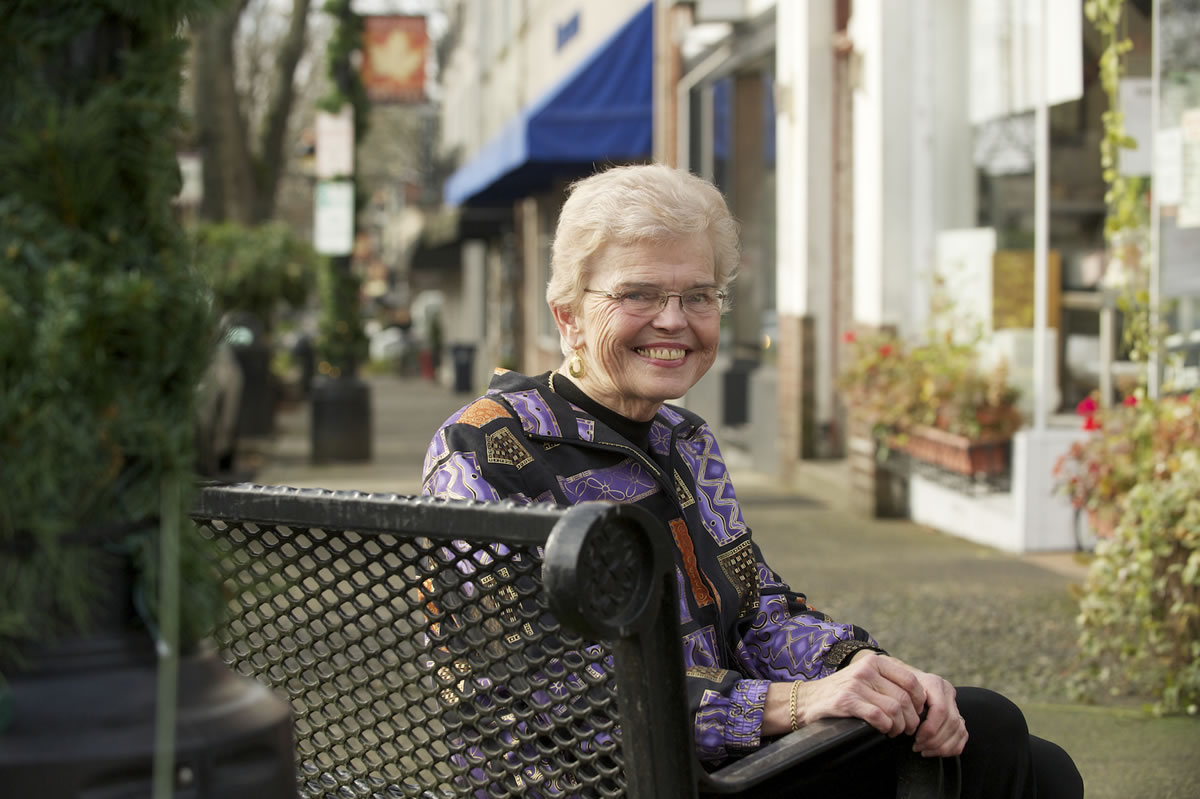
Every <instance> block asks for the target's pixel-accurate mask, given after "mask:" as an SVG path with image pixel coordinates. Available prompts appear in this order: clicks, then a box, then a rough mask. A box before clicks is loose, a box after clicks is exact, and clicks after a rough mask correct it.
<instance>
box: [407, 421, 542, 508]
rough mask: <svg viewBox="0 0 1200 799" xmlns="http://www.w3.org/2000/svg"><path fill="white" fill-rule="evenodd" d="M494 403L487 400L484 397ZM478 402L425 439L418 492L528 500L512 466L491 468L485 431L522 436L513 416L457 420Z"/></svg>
mask: <svg viewBox="0 0 1200 799" xmlns="http://www.w3.org/2000/svg"><path fill="white" fill-rule="evenodd" d="M484 401H485V402H489V403H492V404H496V403H494V402H492V401H491V400H484ZM478 405H479V402H476V403H473V404H472V405H468V406H467V407H466V408H464V409H462V410H460V411H458V412H457V413H455V414H454V415H452V416H451V417H450V418H449V419H447V420H446V422H445V424H443V425H442V426H441V427H440V428H438V430H437V432H436V433H434V435H433V440H432V441H430V443H429V448H428V449H427V450H426V452H425V463H424V466H423V467H422V471H421V493H422V494H426V495H428V496H433V497H439V498H441V499H473V500H480V501H483V502H496V501H500V500H504V499H513V500H516V501H518V502H521V503H523V504H528V503H529V502H531V501H532V499H531V498H530V497H529V496H528V494H527V493H526V492H524V491H522V488H523V486H522V481H521V480H520V478H519V475H520V472H519V471H518V470H516V469H503V468H491V464H489V462H488V444H487V442H488V435H491V436H493V437H495V436H496V434H497V432H499V431H506V432H507V433H508V434H509V435H510V436H511V438H512V440H513V441H519V440H520V439H524V435H523V433H522V432H521V428H520V425H519V424H517V423H516V420H515V419H503V420H493V423H491V424H489V425H488V426H487V432H486V433H485V431H484V430H483V429H482V426H480V425H476V424H470V423H465V422H463V421H461V420H462V419H463V417H464V416H465V415H466V414H469V413H470V412H471V409H472V408H475V407H477V406H478ZM493 440H495V438H493Z"/></svg>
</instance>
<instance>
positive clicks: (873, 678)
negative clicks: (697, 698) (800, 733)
mask: <svg viewBox="0 0 1200 799" xmlns="http://www.w3.org/2000/svg"><path fill="white" fill-rule="evenodd" d="M862 654H864V653H859V655H862ZM870 654H871V656H870V657H859V656H858V655H856V656H855V659H854V660H853V661H852V662H851V664H850V665H849V666H846V667H845V668H844V669H842V670H841V671H838V672H837V673H835V674H831V675H829V676H828V677H825V678H823V679H820V680H812V681H807V682H802V683H800V687H799V689H798V693H797V702H796V717H797V721H798V722H799V724H800V726H804V725H805V724H811V723H812V722H814V721H816V720H818V719H824V718H847V717H850V718H859V719H863V720H864V721H866V722H867V723H868V724H870V725H871V726H872V727H874V728H875V729H877V730H879V731H880V732H882V733H884V734H885V735H888V736H889V737H895V736H897V735H900V734H902V733H903V734H908V735H912V734H913V733H914V732H916V731H917V727H918V726H919V725H920V723H921V718H920V713H921V709H922V708H923V707H924V706H925V688H924V686H922V684H921V682H920V681H919V680H918V679H917V674H916V672H915V671H914V670H913V669H911V668H909V667H908V666H906V665H905V664H903V663H901V662H900V661H898V660H896V659H894V658H888V657H877V656H875V655H874V653H870ZM791 687H792V683H789V682H778V683H772V684H771V686H770V688H769V689H768V690H767V707H766V712H765V714H764V717H763V733H764V734H766V735H772V734H777V733H781V732H786V731H788V730H789V729H791V718H790V715H789V712H790V708H789V699H790V691H791Z"/></svg>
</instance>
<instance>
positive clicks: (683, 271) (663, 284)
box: [554, 233, 721, 421]
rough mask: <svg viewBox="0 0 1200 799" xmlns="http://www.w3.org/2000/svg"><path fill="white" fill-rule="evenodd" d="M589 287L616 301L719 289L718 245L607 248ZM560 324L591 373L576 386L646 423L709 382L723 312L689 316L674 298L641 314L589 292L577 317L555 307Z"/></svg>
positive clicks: (700, 239)
mask: <svg viewBox="0 0 1200 799" xmlns="http://www.w3.org/2000/svg"><path fill="white" fill-rule="evenodd" d="M586 288H588V289H591V290H593V291H604V292H609V293H612V294H622V293H626V292H628V291H630V290H634V289H637V290H644V291H650V292H654V291H665V292H670V293H680V292H685V291H688V290H690V289H697V288H711V289H714V290H715V289H716V268H715V266H714V264H713V254H712V246H711V245H710V244H709V240H708V237H707V236H705V235H704V234H702V233H697V234H694V235H692V236H688V237H685V238H681V239H674V240H670V241H663V242H645V243H640V244H615V245H608V246H606V247H604V248H603V249H602V250H601V251H600V252H599V253H598V255H597V258H596V259H595V261H594V262H593V264H592V268H591V276H590V278H589V279H588V282H587V284H586ZM554 317H555V320H556V321H557V322H558V328H559V332H560V333H561V334H562V335H563V338H564V339H565V340H566V341H567V343H568V344H569V345H570V346H571V347H572V348H573V349H575V350H576V351H577V352H578V354H579V357H580V358H582V359H583V362H584V365H585V367H586V373H585V374H584V376H583V377H581V378H572V379H573V380H574V381H575V382H576V383H577V384H578V385H579V387H580V388H581V389H582V390H583V391H584V392H585V393H586V394H587V395H588V396H590V397H591V398H592V399H594V400H596V401H597V402H599V403H601V404H602V405H604V406H606V407H608V408H611V409H612V410H614V411H617V412H618V413H620V414H622V415H624V416H627V417H629V418H631V419H639V420H643V421H645V420H647V419H650V418H651V417H653V416H654V414H655V412H656V411H657V410H658V408H659V406H660V405H662V403H663V402H666V401H667V400H670V399H675V398H677V397H682V396H683V395H684V394H686V393H687V391H688V389H690V388H691V387H692V386H694V385H695V384H696V381H698V380H699V379H700V378H701V377H703V376H704V373H705V372H707V371H708V369H709V367H711V366H712V364H713V361H714V360H715V359H716V357H717V346H718V344H719V343H720V337H721V315H720V313H710V314H707V315H706V314H697V313H695V312H694V311H693V312H687V313H685V312H684V311H683V309H682V308H681V302H680V300H679V299H678V298H676V297H672V298H671V299H670V300H669V301H668V302H667V305H666V307H665V308H663V309H662V310H659V311H655V312H651V313H646V314H637V313H633V312H631V311H629V310H628V309H626V308H625V307H624V306H622V304H621V303H620V302H618V301H616V300H614V299H611V298H609V297H606V296H603V295H601V294H590V293H585V294H584V295H583V301H582V305H581V306H580V308H579V311H578V313H576V312H573V311H572V310H570V309H566V308H555V309H554Z"/></svg>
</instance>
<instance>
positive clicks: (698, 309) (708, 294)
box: [683, 289, 721, 315]
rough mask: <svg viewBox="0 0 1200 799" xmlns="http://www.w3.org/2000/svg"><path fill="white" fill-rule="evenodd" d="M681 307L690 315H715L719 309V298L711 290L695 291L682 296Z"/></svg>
mask: <svg viewBox="0 0 1200 799" xmlns="http://www.w3.org/2000/svg"><path fill="white" fill-rule="evenodd" d="M683 307H684V308H685V309H686V310H687V312H688V313H692V314H698V315H706V314H711V313H716V311H718V310H719V309H720V307H721V297H720V295H719V294H718V293H717V292H715V291H713V290H712V289H696V290H695V291H689V292H687V293H686V294H684V295H683Z"/></svg>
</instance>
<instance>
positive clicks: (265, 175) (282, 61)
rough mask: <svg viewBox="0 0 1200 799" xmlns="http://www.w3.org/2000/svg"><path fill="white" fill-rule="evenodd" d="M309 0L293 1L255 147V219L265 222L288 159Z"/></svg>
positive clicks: (272, 214)
mask: <svg viewBox="0 0 1200 799" xmlns="http://www.w3.org/2000/svg"><path fill="white" fill-rule="evenodd" d="M310 2H311V0H293V3H292V19H291V23H290V24H289V26H288V32H287V36H286V37H285V38H284V40H283V44H282V46H281V47H280V49H279V71H278V72H277V73H276V74H275V80H274V90H273V91H272V93H271V102H270V105H269V106H268V109H267V115H266V119H265V122H264V124H263V129H262V139H261V141H260V143H259V148H258V153H259V156H258V164H257V169H256V170H255V174H256V175H257V177H258V181H259V182H258V189H259V191H258V193H257V195H256V200H257V202H256V204H255V209H254V210H255V216H256V217H257V219H256V221H260V222H261V221H266V220H268V219H270V218H271V217H273V216H274V215H275V199H276V197H277V195H278V193H279V180H280V178H281V177H282V176H283V172H284V168H285V167H286V165H287V161H288V143H289V141H290V140H289V139H288V136H287V132H288V119H289V118H290V117H291V114H292V105H293V102H294V100H295V98H296V92H295V85H296V81H295V75H296V65H297V64H299V63H300V59H301V57H303V55H304V48H305V43H306V42H305V39H306V38H307V34H308V9H309V5H310Z"/></svg>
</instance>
